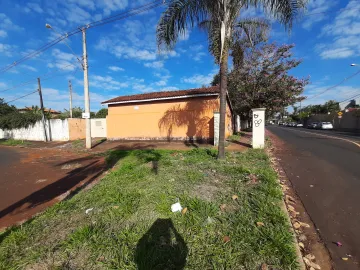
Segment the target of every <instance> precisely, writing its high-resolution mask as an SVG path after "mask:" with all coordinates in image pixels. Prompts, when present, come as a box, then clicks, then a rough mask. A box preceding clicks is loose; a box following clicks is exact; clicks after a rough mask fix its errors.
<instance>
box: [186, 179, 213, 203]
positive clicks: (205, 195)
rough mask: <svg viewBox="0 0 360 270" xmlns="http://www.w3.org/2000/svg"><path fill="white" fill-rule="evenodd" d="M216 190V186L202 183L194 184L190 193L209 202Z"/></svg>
mask: <svg viewBox="0 0 360 270" xmlns="http://www.w3.org/2000/svg"><path fill="white" fill-rule="evenodd" d="M218 191H219V187H218V186H214V185H211V184H209V183H204V184H200V185H197V186H195V187H194V188H193V189H192V191H191V192H190V195H192V196H194V197H197V198H199V199H202V200H204V201H208V202H211V201H213V200H214V199H215V197H216V194H217V193H218Z"/></svg>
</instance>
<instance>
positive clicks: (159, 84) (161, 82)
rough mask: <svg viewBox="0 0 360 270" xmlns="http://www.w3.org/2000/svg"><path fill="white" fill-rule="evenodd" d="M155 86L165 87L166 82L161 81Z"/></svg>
mask: <svg viewBox="0 0 360 270" xmlns="http://www.w3.org/2000/svg"><path fill="white" fill-rule="evenodd" d="M155 84H156V85H157V86H165V85H166V81H165V80H161V81H158V82H156V83H155Z"/></svg>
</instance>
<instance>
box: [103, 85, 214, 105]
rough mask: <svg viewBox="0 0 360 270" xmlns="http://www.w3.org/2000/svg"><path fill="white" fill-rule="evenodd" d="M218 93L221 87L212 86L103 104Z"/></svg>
mask: <svg viewBox="0 0 360 270" xmlns="http://www.w3.org/2000/svg"><path fill="white" fill-rule="evenodd" d="M217 93H220V87H219V86H212V87H203V88H195V89H188V90H178V91H165V92H153V93H146V94H139V95H131V96H119V97H116V98H113V99H110V100H107V101H104V102H101V103H102V104H108V103H116V102H126V101H135V100H147V99H158V98H171V97H181V96H192V95H199V94H217Z"/></svg>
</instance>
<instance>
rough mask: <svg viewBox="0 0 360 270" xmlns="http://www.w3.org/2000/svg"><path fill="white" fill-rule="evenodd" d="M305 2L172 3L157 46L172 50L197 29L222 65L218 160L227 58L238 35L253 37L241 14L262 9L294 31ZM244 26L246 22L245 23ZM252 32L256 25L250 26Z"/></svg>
mask: <svg viewBox="0 0 360 270" xmlns="http://www.w3.org/2000/svg"><path fill="white" fill-rule="evenodd" d="M305 2H306V0H272V1H268V0H251V1H250V0H248V1H246V0H169V4H168V7H167V9H166V10H165V11H164V12H163V14H162V16H161V18H160V21H159V23H158V26H157V43H158V46H159V48H161V47H162V46H163V45H165V46H166V48H167V49H168V50H172V49H173V47H174V46H175V45H176V42H177V41H178V38H179V36H181V35H183V34H184V33H185V32H186V31H187V29H190V28H194V27H195V26H196V25H198V26H199V27H201V28H202V29H205V30H206V31H207V33H208V39H209V50H210V52H211V53H212V54H213V55H214V56H215V62H216V63H218V64H219V65H220V126H219V129H220V132H219V153H218V158H225V114H226V93H227V73H228V57H229V50H230V47H231V42H232V38H233V37H234V36H235V33H236V32H239V33H243V34H245V35H249V36H250V35H251V34H252V33H253V32H252V31H246V30H241V29H240V28H243V27H244V25H241V24H239V17H240V11H241V10H242V9H245V8H247V7H248V6H249V5H254V6H260V5H262V6H263V7H264V9H266V10H267V13H269V14H272V15H273V16H274V17H275V18H276V19H278V20H279V21H280V22H281V23H283V24H284V25H285V27H288V28H289V27H291V26H292V22H293V20H294V18H295V17H296V15H297V13H298V11H299V9H302V8H304V7H305ZM244 23H245V22H244ZM247 25H248V27H249V29H252V28H253V26H251V25H254V24H247Z"/></svg>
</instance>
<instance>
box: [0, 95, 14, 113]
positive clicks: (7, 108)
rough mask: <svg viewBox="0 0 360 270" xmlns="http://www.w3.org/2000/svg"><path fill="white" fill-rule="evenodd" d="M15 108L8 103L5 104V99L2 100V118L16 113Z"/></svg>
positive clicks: (0, 103) (0, 100)
mask: <svg viewBox="0 0 360 270" xmlns="http://www.w3.org/2000/svg"><path fill="white" fill-rule="evenodd" d="M16 111H17V110H16V107H15V106H10V105H8V104H7V103H5V101H4V99H3V98H0V116H3V115H6V114H9V113H13V112H16Z"/></svg>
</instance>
